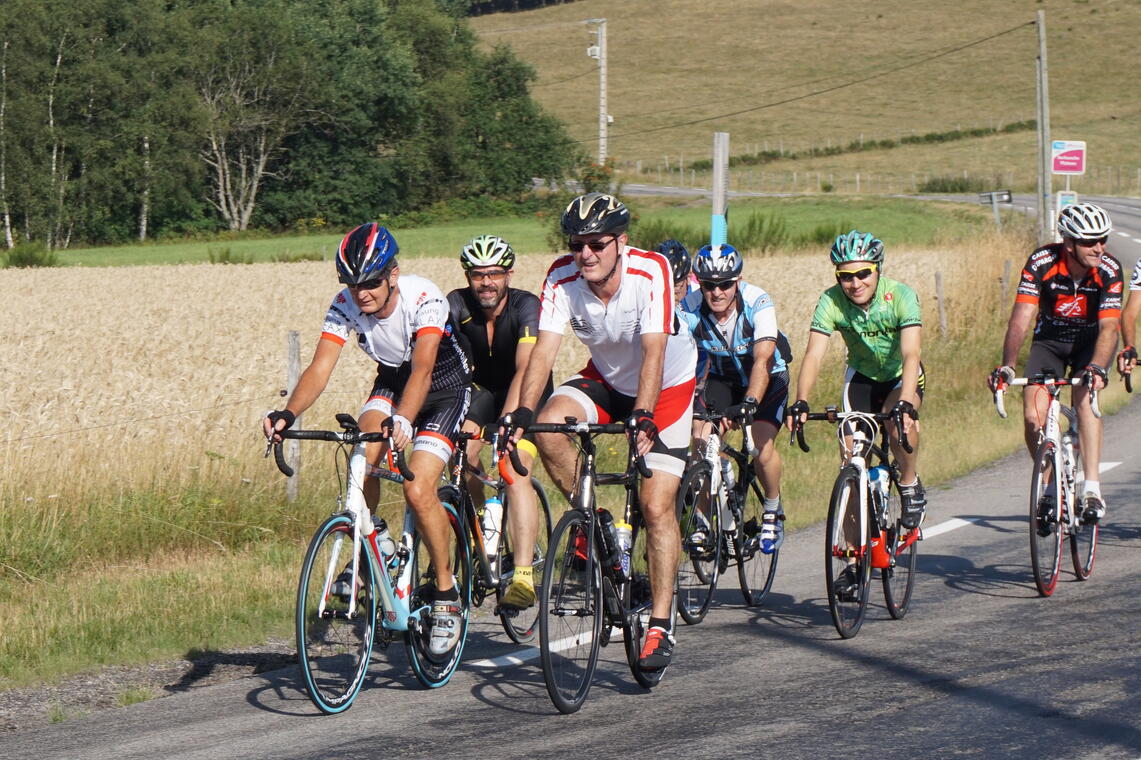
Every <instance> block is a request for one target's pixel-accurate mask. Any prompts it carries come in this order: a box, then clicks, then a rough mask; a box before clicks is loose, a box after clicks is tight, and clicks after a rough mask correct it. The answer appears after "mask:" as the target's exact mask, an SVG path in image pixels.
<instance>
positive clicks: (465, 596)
mask: <svg viewBox="0 0 1141 760" xmlns="http://www.w3.org/2000/svg"><path fill="white" fill-rule="evenodd" d="M454 499H455V495H454V492H452V491H451V490H450V489H447V488H444V489H441V490H440V503H441V504H442V505H443V507H444V511H445V513H446V514H447V517H448V525H449V528H450V530H449V532H448V540H449V544H450V546H449V548H448V554H449V556H451V558H452V572H453V573H454V574H455V576H456V588H457V589H458V590H459V595H460V607H461V609H462V610H463V613H462V615H461V621H462V622H461V624H460V625H461V628H460V636H459V641H457V642H456V645H455V646H454V647H452V648H451V649H450V650H449V651H448V652H446V653H444V654H443V655H434V654H432V652H431V650H430V649H429V643H430V641H431V637H432V620H431V608H432V592H433V591H435V585H436V569H435V568H434V567H432V566H431V564H430V562H429V560H428V550H427V547H426V546H425V545H424V543H423V541H422V539H421V536H420V533H419V531H417V533H416V535H415V536H413V539H412V559H411V562H412V592H411V594H410V595H409V597H410V598H409V602H408V604H409V609H410V610H411V611H412V620H411V621H410V624H409V626H408V635H407V636H406V637H405V639H404V644H405V650H406V651H407V652H408V661H409V662H410V663H411V664H412V672H413V673H415V674H416V680H418V681H419V682H420V683H422V684H423V685H424V686H427V687H428V688H430V689H435V688H438V687H440V686H443V685H444V684H446V683H447V682H448V681H449V680H451V677H452V674H454V673H455V671H456V668H457V667H458V666H459V664H460V658H461V657H462V656H463V650H464V643H465V641H466V640H467V632H468V623H469V619H470V617H471V587H472V577H471V548H470V545H469V542H468V536H467V533H466V529H465V527H464V524H463V522H464V521H463V520H462V519H461V518H460V514H461V512H460V511H459V507H458V506H457V505H456V504H455V503H454V501H453V500H454Z"/></svg>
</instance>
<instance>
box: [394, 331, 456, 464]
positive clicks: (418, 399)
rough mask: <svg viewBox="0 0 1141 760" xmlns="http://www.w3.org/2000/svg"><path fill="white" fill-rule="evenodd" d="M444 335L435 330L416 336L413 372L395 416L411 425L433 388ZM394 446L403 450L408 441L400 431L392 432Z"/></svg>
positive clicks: (422, 332)
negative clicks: (434, 370)
mask: <svg viewBox="0 0 1141 760" xmlns="http://www.w3.org/2000/svg"><path fill="white" fill-rule="evenodd" d="M443 338H444V336H443V333H440V332H437V331H435V330H422V331H421V332H420V334H419V335H417V336H416V347H415V348H413V349H412V359H411V362H412V371H411V373H410V374H409V375H408V382H407V383H405V384H404V389H403V390H402V391H401V393H400V403H399V404H398V405H397V407H396V410H395V412H394V414H397V415H400V416H401V417H403V418H404V419H406V420H408V422H409V423H414V422H415V421H416V418H417V417H418V416H419V415H420V407H422V406H424V399H426V398H428V391H429V389H430V388H431V387H432V370H433V369H434V368H435V366H436V356H437V355H438V354H439V352H440V342H441V341H442V340H443ZM392 435H393V441H392V442H393V444H394V445H395V446H396V448H398V449H399V448H403V447H404V446H405V445H406V444H407V443H408V441H407V440H401V438H402V437H403V436H402V435H401V434H400V431H399V430H396V429H394V430H393V431H392Z"/></svg>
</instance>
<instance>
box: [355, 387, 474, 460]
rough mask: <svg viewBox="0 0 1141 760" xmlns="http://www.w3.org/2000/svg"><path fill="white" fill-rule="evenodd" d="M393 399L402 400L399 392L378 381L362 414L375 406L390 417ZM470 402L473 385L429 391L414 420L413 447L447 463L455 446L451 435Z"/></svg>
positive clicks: (458, 427) (414, 450)
mask: <svg viewBox="0 0 1141 760" xmlns="http://www.w3.org/2000/svg"><path fill="white" fill-rule="evenodd" d="M393 399H397V400H399V399H400V394H399V393H398V392H396V391H394V390H392V389H391V388H385V387H383V386H382V385H381V384H380V383H379V382H378V383H377V384H376V385H375V386H373V389H372V393H370V394H369V397H368V401H366V402H365V405H364V407H363V408H362V409H361V414H364V413H365V412H368V411H373V410H375V411H378V412H380V413H381V415H382V416H384V417H389V416H391V415H392V410H393ZM470 402H471V388H470V387H467V386H465V387H463V388H459V389H451V388H446V389H443V390H438V391H432V392H430V393H429V394H428V397H427V398H426V399H424V405H423V406H421V407H420V414H418V415H417V416H416V419H415V420H413V421H412V426H413V427H414V428H415V429H416V437H415V438H413V440H412V451H413V452H414V453H415V452H417V451H427V452H428V453H430V454H432V455H434V456H437V457H439V458H440V459H442V460H443V461H444V464H447V463H448V462H450V461H451V460H452V450H453V449H454V448H455V444H454V443H452V436H453V435H455V433H456V431H457V430H459V429H460V423H461V422H463V420H464V416H465V415H466V414H467V408H468V404H469V403H470Z"/></svg>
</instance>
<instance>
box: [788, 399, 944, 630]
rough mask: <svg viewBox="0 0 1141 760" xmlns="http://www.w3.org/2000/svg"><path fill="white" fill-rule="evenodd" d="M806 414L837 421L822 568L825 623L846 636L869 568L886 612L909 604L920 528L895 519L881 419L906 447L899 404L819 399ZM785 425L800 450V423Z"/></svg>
mask: <svg viewBox="0 0 1141 760" xmlns="http://www.w3.org/2000/svg"><path fill="white" fill-rule="evenodd" d="M807 419H808V420H819V421H825V422H830V423H833V424H835V425H836V426H837V427H836V437H837V439H838V440H839V444H840V451H841V459H842V462H841V465H840V473H839V475H837V476H836V481H835V483H834V484H833V486H832V496H831V499H830V501H829V505H828V522H827V527H826V528H825V535H824V569H825V582H826V588H827V594H828V610H829V612H830V613H831V615H832V623H833V625H835V626H836V631H837V632H838V633H839V634H840V636H841V637H842V638H845V639H850V638H852V637H853V636H855V635H856V634H857V633H858V632H859V630H860V626H862V625H863V622H864V617H865V614H866V612H867V607H868V597H869V595H870V590H871V579H872V570H873V569H874V570H878V571H879V573H880V579H881V580H882V582H883V593H884V601H885V602H886V603H887V610H888V613H889V614H890V615H891V617H892V618H894V619H895V620H900V619H902V618H903V617H904V615H906V614H907V610H908V607H909V606H910V604H911V594H912V591H913V590H914V588H915V565H916V560H917V558H918V553H919V552H918V547H917V545H916V544H917V543H918V542H919V541H921V540H922V539H923V532H922V530H921V529H919V528H918V527H916V528H906V527H904V526H903V524H902V522H901V521H900V517H901V513H902V512H901V507H900V496H899V467H898V466H897V465H896V464H895V463H894V462H891V461H890V453H891V449H890V447H889V445H888V433H887V428H886V426H884V425H883V424H882V423H884V422H886V421H888V420H891V421H892V422H893V423H894V424H895V426H896V429H897V430H899V431H900V445H901V446H902V447H903V449H904V451H907V452H910V451H911V450H912V449H911V445H910V443H909V442H908V440H907V435H906V434H905V433H904V432H903V414H902V412H899V411H892V412H890V413H883V414H880V413H874V414H873V413H870V412H841V411H840V410H839V409H837V408H836V407H827V409H826V411H824V412H822V413H812V414H809V415H808V416H807ZM794 420H795V418H794ZM793 428H794V429H793V433H794V435H795V437H796V442H797V444H798V445H799V446H800V448H801V450H803V451H808V450H809V449H808V444H807V443H806V442H805V440H804V428H803V425H802V424H801V423H800V422H799V421H796V424H794V426H793ZM877 440H879V443H878V444H877V443H876V441H877ZM872 459H875V460H876V461H878V464H877V465H876V466H874V467H872V466H869V461H870V460H872Z"/></svg>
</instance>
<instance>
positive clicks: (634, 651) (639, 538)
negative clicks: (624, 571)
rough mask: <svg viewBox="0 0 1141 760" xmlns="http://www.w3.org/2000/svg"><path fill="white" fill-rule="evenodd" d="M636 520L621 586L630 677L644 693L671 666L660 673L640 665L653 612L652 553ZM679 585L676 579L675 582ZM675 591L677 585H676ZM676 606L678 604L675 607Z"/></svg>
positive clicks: (660, 678) (654, 684)
mask: <svg viewBox="0 0 1141 760" xmlns="http://www.w3.org/2000/svg"><path fill="white" fill-rule="evenodd" d="M641 522H642V521H641V520H635V521H634V525H633V526H632V530H631V535H630V540H631V547H632V548H631V550H630V576H631V577H630V579H629V580H627V581H626V582H625V583H623V584H621V593H622V609H623V610H624V611H625V613H626V614H625V620H624V621H623V629H622V645H623V647H624V648H625V650H626V662H627V664H629V666H630V673H631V674H632V675H633V676H634V680H635V681H636V682H637V683H638V685H639V686H641V687H642V688H643V689H652V688H653V687H655V686H657V685H658V683H659V682H661V680H662V678H663V677H664V676H665V674H666V670H667V668H668V667H669V666H666V667H665V668H661V669H659V670H643V669H642V666H641V665H640V664H639V660H640V659H641V657H642V645H643V644H645V643H646V631H647V630H648V628H649V622H650V611H651V610H652V604H653V589H652V587H651V585H650V567H649V553H648V551H647V546H646V542H647V531H646V526H645V525H642V524H641ZM675 584H676V579H675ZM675 590H676V585H675ZM675 604H676V603H675Z"/></svg>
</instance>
